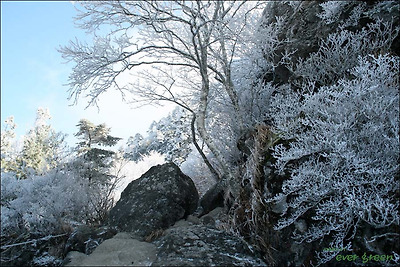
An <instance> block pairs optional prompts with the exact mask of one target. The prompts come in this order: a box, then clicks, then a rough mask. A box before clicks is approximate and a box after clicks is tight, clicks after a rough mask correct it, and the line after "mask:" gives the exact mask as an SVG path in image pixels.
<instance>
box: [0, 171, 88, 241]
mask: <svg viewBox="0 0 400 267" xmlns="http://www.w3.org/2000/svg"><path fill="white" fill-rule="evenodd" d="M87 187H88V183H87V182H85V181H84V180H83V179H82V178H81V177H77V176H75V175H73V173H71V172H68V171H63V170H53V171H50V172H49V173H48V174H46V175H43V176H31V177H28V178H27V179H24V180H20V179H18V178H17V177H16V176H15V175H13V174H12V173H3V172H2V173H1V233H2V236H7V235H9V234H15V233H18V232H25V231H27V232H29V233H31V234H38V235H45V234H50V233H54V232H57V231H59V230H60V227H61V226H62V225H63V223H66V222H69V221H77V222H82V221H84V220H85V219H87V215H88V214H90V213H91V212H90V210H88V194H87Z"/></svg>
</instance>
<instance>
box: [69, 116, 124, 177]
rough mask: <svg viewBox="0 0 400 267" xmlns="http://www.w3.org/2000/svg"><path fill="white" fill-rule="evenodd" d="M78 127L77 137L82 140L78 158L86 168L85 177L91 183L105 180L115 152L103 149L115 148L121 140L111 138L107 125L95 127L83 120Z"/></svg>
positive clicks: (78, 147)
mask: <svg viewBox="0 0 400 267" xmlns="http://www.w3.org/2000/svg"><path fill="white" fill-rule="evenodd" d="M77 126H78V127H79V131H78V133H76V134H75V136H77V137H78V138H79V139H81V142H79V143H78V146H77V152H78V158H79V159H80V160H81V163H82V164H83V165H84V166H85V168H84V170H85V171H84V176H85V177H87V178H88V179H89V180H90V181H92V180H93V179H97V180H99V179H100V180H104V179H105V178H106V177H107V172H108V169H109V168H110V167H111V165H112V156H113V155H114V153H115V152H113V151H111V150H107V149H104V148H103V147H111V146H114V145H116V144H117V143H118V141H119V140H121V138H119V137H113V136H111V135H110V130H111V128H108V127H106V125H105V124H99V125H95V124H93V123H92V122H90V121H89V120H86V119H82V120H80V121H79V123H78V125H77Z"/></svg>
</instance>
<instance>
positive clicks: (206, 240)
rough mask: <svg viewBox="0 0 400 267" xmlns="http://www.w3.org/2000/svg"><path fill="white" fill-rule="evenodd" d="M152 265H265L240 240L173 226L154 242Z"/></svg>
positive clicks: (202, 229)
mask: <svg viewBox="0 0 400 267" xmlns="http://www.w3.org/2000/svg"><path fill="white" fill-rule="evenodd" d="M154 243H155V244H156V245H157V249H158V253H157V259H156V260H155V261H154V262H153V266H160V265H162V266H266V264H265V262H263V261H262V260H260V259H259V258H258V257H257V256H255V255H254V253H253V252H252V251H251V249H250V248H249V247H248V245H247V244H246V243H245V242H244V241H242V240H241V239H240V238H238V237H236V236H233V235H231V234H228V233H226V232H224V231H221V230H217V229H213V228H208V227H206V226H203V225H189V224H187V225H181V226H180V225H177V226H174V227H171V228H170V229H168V230H166V231H165V233H164V235H163V236H162V237H161V238H160V239H158V240H156V241H155V242H154Z"/></svg>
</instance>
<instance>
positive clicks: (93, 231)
mask: <svg viewBox="0 0 400 267" xmlns="http://www.w3.org/2000/svg"><path fill="white" fill-rule="evenodd" d="M116 234H117V230H116V229H114V228H111V227H107V226H103V227H90V226H87V225H82V226H79V227H77V228H76V229H75V230H74V231H73V232H72V233H71V234H70V236H69V238H68V240H67V242H66V244H65V250H64V254H67V253H68V252H69V251H79V252H81V253H85V254H86V255H88V254H90V253H92V252H93V250H94V249H95V248H96V247H97V246H98V245H100V244H101V243H102V242H103V241H104V240H107V239H109V238H112V237H113V236H114V235H116Z"/></svg>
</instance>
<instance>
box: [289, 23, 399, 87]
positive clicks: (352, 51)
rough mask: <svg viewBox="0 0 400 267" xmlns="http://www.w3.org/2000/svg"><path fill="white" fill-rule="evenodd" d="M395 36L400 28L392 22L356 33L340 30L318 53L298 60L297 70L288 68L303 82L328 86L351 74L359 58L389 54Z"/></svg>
mask: <svg viewBox="0 0 400 267" xmlns="http://www.w3.org/2000/svg"><path fill="white" fill-rule="evenodd" d="M398 33H399V29H398V28H396V27H393V25H392V23H390V22H382V21H380V20H378V21H377V22H375V23H370V24H368V25H367V27H366V28H363V29H362V30H360V31H358V32H351V31H349V30H345V29H339V30H338V31H337V32H335V33H332V34H330V35H329V36H328V38H327V39H326V40H322V41H321V43H320V47H319V50H318V51H317V52H315V53H311V54H310V56H309V57H308V58H306V59H301V58H300V59H299V62H298V63H297V64H296V67H295V68H294V69H293V67H291V68H292V71H293V72H294V74H295V76H297V77H301V79H302V81H303V82H305V83H309V82H313V83H315V82H316V83H318V84H319V85H330V84H332V83H333V82H336V81H337V80H338V79H340V78H342V77H345V76H346V75H349V74H350V73H349V70H350V69H351V68H354V67H355V66H356V64H357V58H358V56H365V55H367V54H379V53H382V52H384V51H389V48H390V45H391V44H392V42H393V40H394V39H395V38H396V36H397V35H398ZM301 86H304V85H300V87H301Z"/></svg>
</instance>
